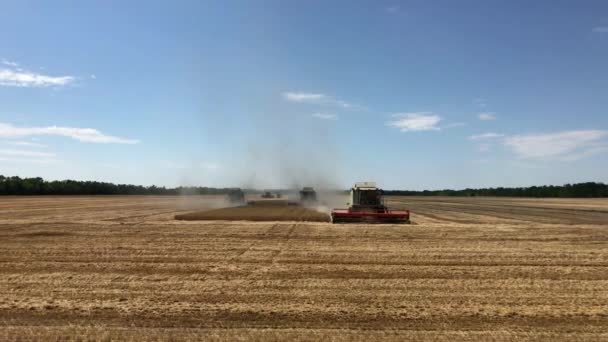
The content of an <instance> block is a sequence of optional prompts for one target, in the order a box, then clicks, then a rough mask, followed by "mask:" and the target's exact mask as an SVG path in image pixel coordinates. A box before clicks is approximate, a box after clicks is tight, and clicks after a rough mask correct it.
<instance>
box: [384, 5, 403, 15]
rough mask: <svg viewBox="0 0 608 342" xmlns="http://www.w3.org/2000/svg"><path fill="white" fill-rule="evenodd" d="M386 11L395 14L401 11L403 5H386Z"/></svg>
mask: <svg viewBox="0 0 608 342" xmlns="http://www.w3.org/2000/svg"><path fill="white" fill-rule="evenodd" d="M384 11H386V12H387V13H390V14H395V13H399V12H400V11H401V7H399V5H393V6H386V7H384Z"/></svg>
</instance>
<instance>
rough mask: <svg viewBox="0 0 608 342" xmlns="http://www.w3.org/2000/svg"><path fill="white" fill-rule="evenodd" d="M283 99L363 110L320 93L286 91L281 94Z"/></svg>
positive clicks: (360, 107)
mask: <svg viewBox="0 0 608 342" xmlns="http://www.w3.org/2000/svg"><path fill="white" fill-rule="evenodd" d="M283 98H284V99H285V100H287V101H290V102H298V103H311V104H329V105H334V106H338V107H342V108H346V109H363V108H364V107H362V106H359V105H356V104H352V103H349V102H346V101H342V100H339V99H335V98H333V97H331V96H328V95H325V94H320V93H305V92H292V91H287V92H284V93H283Z"/></svg>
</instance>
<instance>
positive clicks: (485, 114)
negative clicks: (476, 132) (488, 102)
mask: <svg viewBox="0 0 608 342" xmlns="http://www.w3.org/2000/svg"><path fill="white" fill-rule="evenodd" d="M477 117H478V118H479V120H483V121H489V120H496V113H492V112H483V113H479V114H478V115H477Z"/></svg>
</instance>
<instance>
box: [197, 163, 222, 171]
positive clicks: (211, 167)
mask: <svg viewBox="0 0 608 342" xmlns="http://www.w3.org/2000/svg"><path fill="white" fill-rule="evenodd" d="M199 167H201V168H203V169H205V170H208V171H215V170H217V169H219V168H220V164H218V163H214V162H202V163H200V164H199Z"/></svg>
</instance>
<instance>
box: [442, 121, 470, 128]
mask: <svg viewBox="0 0 608 342" xmlns="http://www.w3.org/2000/svg"><path fill="white" fill-rule="evenodd" d="M466 125H467V123H466V122H452V123H449V124H445V125H443V126H441V128H455V127H464V126H466Z"/></svg>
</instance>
